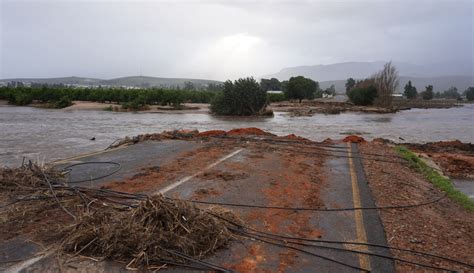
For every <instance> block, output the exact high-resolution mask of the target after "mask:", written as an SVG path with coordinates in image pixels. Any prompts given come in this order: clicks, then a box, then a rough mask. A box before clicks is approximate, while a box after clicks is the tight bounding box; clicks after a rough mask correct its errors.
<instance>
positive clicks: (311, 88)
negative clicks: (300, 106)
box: [286, 76, 319, 103]
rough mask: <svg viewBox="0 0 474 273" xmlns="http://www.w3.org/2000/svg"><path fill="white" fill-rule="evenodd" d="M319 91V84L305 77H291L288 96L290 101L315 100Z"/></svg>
mask: <svg viewBox="0 0 474 273" xmlns="http://www.w3.org/2000/svg"><path fill="white" fill-rule="evenodd" d="M318 89H319V83H318V82H315V81H313V80H312V79H308V78H305V77H303V76H298V77H291V78H290V80H289V81H288V86H287V91H286V96H287V98H289V99H296V100H299V102H300V103H301V101H302V100H303V99H309V100H311V99H314V95H315V93H316V91H317V90H318Z"/></svg>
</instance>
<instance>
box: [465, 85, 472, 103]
mask: <svg viewBox="0 0 474 273" xmlns="http://www.w3.org/2000/svg"><path fill="white" fill-rule="evenodd" d="M464 95H466V99H467V100H468V101H473V100H474V87H472V86H470V87H469V88H468V89H466V91H464Z"/></svg>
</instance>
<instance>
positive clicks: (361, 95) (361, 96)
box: [348, 85, 377, 106]
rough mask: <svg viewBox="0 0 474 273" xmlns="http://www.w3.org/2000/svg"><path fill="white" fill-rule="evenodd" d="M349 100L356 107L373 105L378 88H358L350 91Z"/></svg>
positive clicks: (370, 86) (371, 86)
mask: <svg viewBox="0 0 474 273" xmlns="http://www.w3.org/2000/svg"><path fill="white" fill-rule="evenodd" d="M348 96H349V100H350V101H351V102H352V103H354V104H355V105H363V106H366V105H372V104H373V103H374V100H375V98H376V97H377V88H375V86H373V85H369V86H367V87H356V88H353V89H351V90H350V91H349V94H348Z"/></svg>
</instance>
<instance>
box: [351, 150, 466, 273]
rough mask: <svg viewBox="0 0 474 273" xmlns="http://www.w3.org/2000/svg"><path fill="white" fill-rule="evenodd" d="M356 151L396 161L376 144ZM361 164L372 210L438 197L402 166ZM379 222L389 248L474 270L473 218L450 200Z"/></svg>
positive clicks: (384, 215)
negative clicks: (373, 204)
mask: <svg viewBox="0 0 474 273" xmlns="http://www.w3.org/2000/svg"><path fill="white" fill-rule="evenodd" d="M360 149H361V151H362V152H363V153H378V154H384V155H386V156H396V154H395V153H394V151H393V150H392V148H391V147H389V146H387V145H385V144H381V143H374V142H370V143H362V144H361V145H360ZM363 164H364V169H365V172H366V175H367V179H368V183H369V186H370V188H371V190H372V194H373V195H374V198H375V201H376V204H377V206H388V205H391V206H393V205H395V206H396V205H404V204H416V203H422V202H427V201H429V200H434V199H436V198H439V197H440V196H442V195H443V193H442V192H441V191H440V190H438V189H437V188H434V187H433V185H432V184H431V183H429V182H428V181H426V180H425V179H424V177H423V176H422V175H421V174H419V173H417V172H416V171H415V170H413V169H411V168H410V167H409V166H408V165H406V164H393V163H387V162H381V161H369V160H364V161H363ZM380 216H381V219H382V222H383V225H384V228H385V233H386V237H387V242H388V244H389V245H390V246H391V247H398V248H409V249H413V250H417V251H423V252H430V253H433V254H435V255H440V256H447V257H450V258H452V259H455V260H460V261H463V262H465V263H469V264H471V265H472V264H474V249H473V248H472V246H473V245H474V213H472V212H469V211H467V210H466V209H464V208H463V207H462V206H460V205H459V204H458V203H456V202H454V201H452V200H451V199H449V198H443V199H441V200H440V201H438V202H435V203H433V204H430V205H428V206H420V207H415V208H411V209H403V210H381V211H380ZM392 255H395V256H396V257H399V258H410V255H408V254H402V253H400V252H398V251H392ZM411 257H413V256H411ZM418 261H419V262H425V263H428V264H432V265H436V266H441V267H448V268H455V269H456V270H460V271H461V272H467V271H465V270H466V268H465V267H463V266H460V265H456V264H455V263H450V262H446V261H440V260H438V259H436V258H426V257H424V258H423V257H419V258H418ZM396 268H397V272H422V271H421V269H420V268H417V267H414V266H412V265H407V264H403V263H401V262H396Z"/></svg>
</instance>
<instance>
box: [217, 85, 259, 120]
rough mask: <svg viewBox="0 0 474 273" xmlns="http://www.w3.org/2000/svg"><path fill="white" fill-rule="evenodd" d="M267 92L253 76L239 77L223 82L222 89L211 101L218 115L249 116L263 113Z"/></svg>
mask: <svg viewBox="0 0 474 273" xmlns="http://www.w3.org/2000/svg"><path fill="white" fill-rule="evenodd" d="M266 106H267V93H266V91H264V90H262V89H261V88H260V86H259V85H258V83H257V81H255V79H254V78H240V79H238V80H236V81H234V82H232V81H230V80H228V81H226V82H225V83H224V90H223V91H222V93H221V94H219V95H217V96H216V97H215V98H214V100H213V101H212V102H211V111H212V112H213V113H215V114H218V115H233V116H251V115H258V114H263V113H265V108H266Z"/></svg>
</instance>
